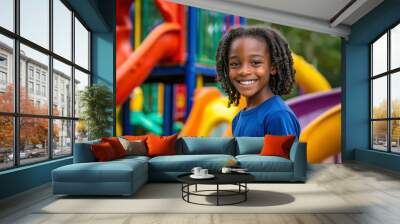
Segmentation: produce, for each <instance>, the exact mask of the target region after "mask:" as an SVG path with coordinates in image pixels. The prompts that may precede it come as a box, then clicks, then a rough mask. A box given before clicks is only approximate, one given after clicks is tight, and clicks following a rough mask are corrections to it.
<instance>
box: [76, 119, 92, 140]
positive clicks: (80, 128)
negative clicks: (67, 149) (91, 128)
mask: <svg viewBox="0 0 400 224" xmlns="http://www.w3.org/2000/svg"><path fill="white" fill-rule="evenodd" d="M88 139H89V138H88V129H87V126H86V123H85V121H84V120H79V121H75V143H77V142H84V141H87V140H88Z"/></svg>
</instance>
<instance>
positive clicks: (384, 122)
mask: <svg viewBox="0 0 400 224" xmlns="http://www.w3.org/2000/svg"><path fill="white" fill-rule="evenodd" d="M370 53H371V54H370V55H371V74H370V82H371V84H370V86H371V90H370V95H371V114H370V124H371V129H370V130H371V148H372V149H373V150H379V151H385V152H390V153H400V91H399V86H400V24H397V25H395V26H393V27H392V28H390V29H389V30H387V31H386V32H385V33H383V34H382V35H381V36H379V37H378V38H377V39H376V40H375V41H373V42H372V43H371V44H370Z"/></svg>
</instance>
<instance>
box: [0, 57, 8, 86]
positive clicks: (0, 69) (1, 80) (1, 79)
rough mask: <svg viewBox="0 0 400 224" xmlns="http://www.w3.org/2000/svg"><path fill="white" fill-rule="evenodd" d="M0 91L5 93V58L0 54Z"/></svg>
mask: <svg viewBox="0 0 400 224" xmlns="http://www.w3.org/2000/svg"><path fill="white" fill-rule="evenodd" d="M0 85H1V86H0V88H1V89H0V90H1V91H3V92H4V91H5V90H6V89H5V88H6V85H7V56H6V55H4V54H0Z"/></svg>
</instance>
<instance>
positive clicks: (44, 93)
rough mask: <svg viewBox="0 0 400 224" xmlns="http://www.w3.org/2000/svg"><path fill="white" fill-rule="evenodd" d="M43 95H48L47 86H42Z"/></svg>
mask: <svg viewBox="0 0 400 224" xmlns="http://www.w3.org/2000/svg"><path fill="white" fill-rule="evenodd" d="M42 96H46V86H42Z"/></svg>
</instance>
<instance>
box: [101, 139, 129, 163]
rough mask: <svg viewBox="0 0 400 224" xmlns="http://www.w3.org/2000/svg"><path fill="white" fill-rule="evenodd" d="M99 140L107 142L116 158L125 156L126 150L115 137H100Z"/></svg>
mask: <svg viewBox="0 0 400 224" xmlns="http://www.w3.org/2000/svg"><path fill="white" fill-rule="evenodd" d="M101 142H108V143H110V145H111V146H112V148H113V149H114V152H115V155H116V156H117V158H121V157H124V156H126V151H125V149H124V147H123V146H122V144H121V142H119V140H118V138H117V137H110V138H101Z"/></svg>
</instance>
